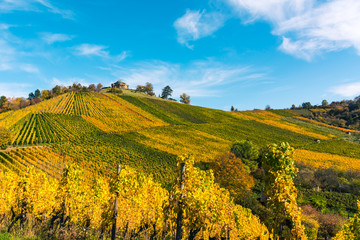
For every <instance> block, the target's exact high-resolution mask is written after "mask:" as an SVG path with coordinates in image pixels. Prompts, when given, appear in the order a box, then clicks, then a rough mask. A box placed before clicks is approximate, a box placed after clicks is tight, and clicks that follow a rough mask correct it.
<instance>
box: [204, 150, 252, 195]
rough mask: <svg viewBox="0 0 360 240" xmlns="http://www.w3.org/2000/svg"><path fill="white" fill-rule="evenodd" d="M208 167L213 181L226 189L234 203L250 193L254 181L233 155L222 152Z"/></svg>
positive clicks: (239, 160) (238, 159)
mask: <svg viewBox="0 0 360 240" xmlns="http://www.w3.org/2000/svg"><path fill="white" fill-rule="evenodd" d="M210 167H211V169H212V170H213V171H214V176H215V181H216V182H217V183H219V184H220V186H221V187H223V188H226V189H227V190H228V191H229V192H230V195H231V196H232V197H234V198H235V201H236V202H238V200H239V199H240V198H241V197H243V196H245V195H247V194H249V193H250V192H251V188H252V187H253V186H254V179H253V178H252V176H250V175H249V174H248V173H247V172H246V169H245V167H244V164H243V162H242V161H241V159H240V158H237V157H236V156H235V154H234V153H232V152H224V153H222V154H219V155H217V156H216V157H215V159H214V161H213V162H212V163H211V164H210Z"/></svg>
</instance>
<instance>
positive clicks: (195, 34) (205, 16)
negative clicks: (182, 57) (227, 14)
mask: <svg viewBox="0 0 360 240" xmlns="http://www.w3.org/2000/svg"><path fill="white" fill-rule="evenodd" d="M224 21H225V19H224V16H223V15H222V14H220V13H218V12H210V13H207V12H206V11H205V10H203V11H201V12H200V11H192V10H186V13H185V14H184V15H183V16H182V17H180V18H178V19H177V20H176V21H175V23H174V27H175V29H176V31H177V39H178V42H179V43H181V44H185V45H186V46H188V47H192V46H191V45H189V44H188V43H189V42H190V41H195V40H197V39H199V38H203V37H206V36H209V35H211V34H213V33H214V32H215V31H216V30H218V29H219V28H220V27H222V26H223V24H224Z"/></svg>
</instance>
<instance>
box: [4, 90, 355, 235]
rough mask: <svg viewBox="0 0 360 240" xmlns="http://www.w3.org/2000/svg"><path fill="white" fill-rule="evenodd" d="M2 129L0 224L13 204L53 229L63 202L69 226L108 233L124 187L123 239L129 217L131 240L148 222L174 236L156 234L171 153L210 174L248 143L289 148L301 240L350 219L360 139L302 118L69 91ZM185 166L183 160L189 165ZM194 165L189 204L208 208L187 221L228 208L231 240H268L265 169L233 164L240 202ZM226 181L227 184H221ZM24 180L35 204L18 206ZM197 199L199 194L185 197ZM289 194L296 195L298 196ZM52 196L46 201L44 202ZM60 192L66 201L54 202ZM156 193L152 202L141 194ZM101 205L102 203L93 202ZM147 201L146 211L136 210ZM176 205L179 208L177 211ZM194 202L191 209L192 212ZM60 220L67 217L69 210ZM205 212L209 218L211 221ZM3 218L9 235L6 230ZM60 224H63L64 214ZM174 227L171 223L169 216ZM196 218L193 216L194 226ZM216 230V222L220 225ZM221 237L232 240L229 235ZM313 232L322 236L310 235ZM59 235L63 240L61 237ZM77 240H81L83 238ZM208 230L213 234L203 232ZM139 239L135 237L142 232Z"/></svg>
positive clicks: (173, 170)
mask: <svg viewBox="0 0 360 240" xmlns="http://www.w3.org/2000/svg"><path fill="white" fill-rule="evenodd" d="M0 127H4V128H6V129H8V130H10V131H11V133H12V136H13V137H12V142H11V146H9V147H8V149H6V150H0V178H3V180H4V182H3V185H2V186H1V184H0V187H2V189H3V191H4V193H3V194H6V197H4V198H3V200H4V203H7V205H5V206H3V208H4V209H3V210H2V211H3V212H4V214H5V215H4V216H7V217H8V218H9V219H15V220H14V221H16V219H20V218H21V216H23V215H22V211H23V210H21V209H22V208H19V209H17V211H18V214H19V215H18V216H19V217H18V218H15V216H16V214H15V213H14V212H12V214H13V216H12V217H10V212H11V211H12V210H11V209H10V208H11V206H12V207H13V206H17V207H19V206H23V205H21V204H22V203H26V204H30V203H31V204H34V205H33V209H32V210H31V211H32V214H33V216H36V211H40V212H41V214H42V216H43V218H44V219H45V220H44V223H45V226H43V228H42V229H49V227H48V225H46V222H50V223H51V222H52V220H51V219H56V218H58V216H60V215H59V212H57V213H56V211H59V210H56V209H59V208H60V209H61V208H62V207H61V206H67V207H68V209H69V211H70V209H73V210H71V211H72V222H73V223H75V222H77V224H79V226H80V227H79V229H82V227H81V226H86V224H88V221H91V226H92V227H94V228H95V230H94V233H93V234H94V235H96V236H97V235H99V234H100V235H101V234H102V233H101V232H102V231H103V230H104V229H102V227H101V226H102V225H101V224H105V225H106V228H107V229H108V228H109V223H111V221H112V220H109V221H110V222H108V220H107V219H109V215H107V214H112V210H110V209H112V207H111V204H112V202H113V201H114V198H115V195H114V194H115V192H116V191H120V190H114V189H113V187H110V186H114V184H119V182H120V183H121V184H125V185H121V186H122V187H120V189H121V191H123V194H124V195H123V196H122V198H121V199H122V200H121V201H123V204H128V207H127V208H125V209H122V211H123V212H124V211H125V212H126V214H125V215H122V217H121V218H120V219H122V221H124V222H122V223H121V224H122V225H121V226H123V227H121V226H117V228H118V230H119V231H120V232H122V233H123V234H125V235H126V232H127V230H126V229H127V227H126V228H125V226H127V224H129V223H131V222H132V221H135V220H136V221H139V222H137V223H136V224H135V223H134V225H132V226H131V229H132V230H131V231H132V234H135V233H136V232H137V231H138V233H140V232H141V234H145V233H146V231H147V229H148V228H149V224H150V223H151V224H154V225H153V226H154V229H153V232H152V234H154V236H155V235H156V234H157V231H162V232H163V233H166V234H170V238H171V236H174V235H173V234H174V232H171V231H170V230H169V229H167V230H165V228H163V227H162V224H164V223H165V222H167V220H164V219H162V218H163V217H164V214H165V215H166V216H169V214H170V215H171V213H169V209H168V207H170V208H171V206H172V204H173V203H172V200H171V199H173V198H172V197H169V196H176V191H175V195H172V194H174V192H173V190H174V186H177V185H173V184H174V183H176V182H177V181H179V178H178V172H179V165H178V164H179V162H178V161H179V159H182V158H181V157H180V158H179V156H182V155H184V154H188V153H190V154H191V155H192V156H193V158H191V159H195V161H196V162H195V166H197V167H200V168H201V169H203V170H207V169H208V168H209V166H213V165H212V164H213V163H214V161H216V160H217V159H221V156H224V155H219V154H223V153H224V152H226V151H229V150H230V148H231V147H232V146H233V144H234V142H236V141H241V140H249V141H251V142H252V143H253V144H255V145H257V146H258V147H260V148H262V147H265V146H266V145H268V144H271V143H280V142H288V143H290V145H291V146H292V147H295V149H296V150H295V154H294V157H295V161H296V164H297V165H298V168H299V173H298V176H297V177H296V178H295V180H294V182H295V185H292V186H293V187H294V188H295V186H296V188H297V189H298V193H299V194H298V195H297V197H294V198H293V199H296V200H294V201H295V202H296V201H297V202H298V204H299V205H301V206H302V208H303V211H304V218H303V219H302V221H304V224H305V229H306V231H307V232H306V234H307V235H308V236H312V235H311V234H313V236H315V237H316V236H318V237H320V239H321V238H322V237H324V236H325V237H326V236H335V234H336V233H337V232H338V231H339V230H340V228H341V226H342V225H343V223H344V221H345V219H346V218H349V217H351V216H353V215H354V214H356V212H357V211H358V209H357V205H356V204H357V201H359V200H360V151H359V139H360V138H359V132H358V131H357V130H349V129H346V128H341V127H339V126H331V125H327V124H325V123H322V122H317V121H314V120H312V119H309V118H306V117H303V116H301V115H300V113H299V110H266V111H263V110H253V111H232V112H227V111H220V110H215V109H209V108H203V107H198V106H192V105H187V104H182V103H177V102H174V101H169V100H164V99H161V98H157V97H150V96H148V95H145V94H138V93H133V92H131V91H124V92H123V93H121V94H113V93H106V92H100V93H95V92H76V91H73V92H68V93H65V94H62V95H59V96H57V97H54V98H51V99H50V100H45V101H42V102H40V103H38V104H36V105H32V106H29V107H26V108H23V109H20V110H16V111H6V112H3V113H0ZM189 159H190V158H189ZM189 159H188V160H186V161H192V160H189ZM219 161H221V160H219ZM240 162H241V161H240ZM73 163H76V165H74V164H73ZM119 163H120V164H121V165H122V166H123V167H124V170H123V171H122V175H121V177H120V178H119V177H116V178H115V180H114V174H115V170H116V169H115V166H116V165H117V164H119ZM191 164H192V163H191ZM191 164H190V166H189V165H188V166H189V167H190V169H191V170H190V172H191V174H195V175H194V178H193V180H192V181H194V182H193V184H198V185H195V186H196V187H195V186H192V187H193V188H191V189H192V190H190V192H189V194H190V195H189V196H193V197H195V198H194V199H193V200H192V201H195V203H191V204H198V205H199V204H200V205H199V206H198V207H200V206H202V207H203V208H204V207H205V206H206V208H208V209H207V210H206V211H207V213H205V212H204V213H200V212H198V210H195V212H194V213H192V214H195V215H196V214H200V217H201V218H202V217H203V216H204V215H206V214H210V215H213V214H215V213H216V212H217V210H214V209H217V208H221V207H226V206H228V207H230V208H231V210H224V212H223V214H222V215H221V216H222V218H223V217H225V216H227V217H229V219H231V220H229V224H230V223H231V224H240V225H241V226H240V225H239V226H240V227H239V226H237V227H235V225H234V226H233V227H234V228H236V229H238V230H239V232H237V231H232V232H231V234H232V235H233V236H237V237H239V236H240V235H241V234H243V235H241V236H243V238H249V237H250V236H251V237H250V238H251V239H257V238H258V237H260V236H262V237H264V239H267V238H268V229H267V227H271V225H269V224H268V223H269V222H268V221H269V219H271V218H272V216H273V213H269V208H267V207H264V206H263V205H262V204H261V201H260V200H261V196H262V191H263V190H264V185H263V184H264V178H263V176H264V172H262V171H264V168H262V166H261V163H260V165H259V167H256V168H255V169H252V170H251V171H250V168H247V170H245V168H244V167H241V168H238V170H236V171H238V172H236V171H235V170H234V171H233V175H237V174H240V175H241V174H242V176H241V177H242V180H241V181H243V182H247V181H249V182H248V183H249V187H248V188H249V189H248V190H246V191H245V192H243V193H242V194H241V195H239V196H240V198H236V196H233V195H232V196H231V197H230V195H229V194H228V193H226V191H223V190H222V189H220V187H219V185H216V184H214V177H213V176H214V175H212V173H211V172H210V171H200V170H196V169H198V168H193V167H192V165H191ZM243 164H245V165H246V161H245V160H243V163H242V164H241V166H243ZM66 165H68V166H66ZM218 166H220V167H221V166H222V165H221V164H220V165H218ZM226 167H228V166H226ZM247 167H249V166H247ZM34 169H36V171H34ZM241 169H242V170H241ZM249 171H250V172H249ZM3 172H4V174H3ZM24 173H25V174H24ZM1 174H2V175H1ZM42 174H43V175H42ZM69 174H70V175H69ZM226 174H227V175H229V174H228V173H226ZM45 176H46V177H45ZM195 176H196V177H195ZM218 177H219V176H217V177H216V178H218ZM239 177H240V176H239ZM241 177H240V178H239V179H241ZM228 178H232V176H228ZM235 178H236V177H235ZM111 179H113V180H111ZM153 180H154V182H153ZM199 181H200V182H199ZM227 181H228V180H227V179H226V178H225V179H223V183H225V186H226V183H227ZM229 181H232V180H229ZM25 182H28V184H32V185H34V186H32V187H30V188H29V189H30V190H26V191H25V190H24V193H22V194H27V193H28V194H30V192H31V191H33V193H31V194H35V196H28V197H26V198H24V197H22V196H23V195H22V194H20V195H19V194H18V193H16V191H22V190H21V189H22V188H19V187H18V185H17V184H23V183H25ZM80 182H81V183H80ZM0 183H1V182H0ZM209 183H210V184H209ZM4 184H5V185H4ZM14 184H15V185H14ZM188 184H189V183H188ZM190 184H192V183H191V181H190ZM127 185H128V186H127ZM19 186H20V185H19ZM24 186H27V185H26V184H25V185H24ZM116 186H117V185H116ZM236 186H237V187H238V185H236ZM108 187H110V188H111V189H108ZM118 187H119V186H118ZM222 187H224V186H222ZM68 188H69V189H68ZM72 188H73V189H72ZM164 188H165V189H164ZM225 188H226V187H225ZM24 189H25V188H24ZM36 189H41V191H40V192H39V191H38V190H36ZM71 189H72V190H71ZM175 189H176V188H175ZM12 190H16V191H12ZM228 190H230V189H228ZM64 191H65V192H64ZM196 191H198V193H197V194H199V195H196V194H194V195H192V194H193V193H194V192H196ZM291 192H292V194H295V196H296V192H297V191H296V190H295V191H291ZM48 193H49V194H50V193H51V197H50V196H49V200H48V201H47V202H46V201H45V202H46V203H42V199H44V196H45V195H46V194H48ZM44 194H45V195H44ZM59 194H65V195H64V196H63V197H60V198H59V196H60V195H59ZM154 194H155V195H156V197H154V198H152V197H149V196H154ZM43 195H44V196H43ZM24 196H25V195H24ZM84 196H89V197H88V198H84ZM101 196H102V197H101ZM211 196H213V197H211ZM214 196H217V197H214ZM0 197H1V196H0ZM18 198H19V199H18ZM33 198H35V199H33ZM197 198H199V199H197ZM14 199H18V200H14ZM131 199H132V200H131ZM211 199H212V200H211ZM259 199H260V200H259ZM17 201H20V202H19V204H15V203H17ZM71 201H73V202H71ZM97 201H100V202H102V204H103V205H97ZM129 201H130V202H129ZM197 201H199V202H197ZM211 201H214V202H211ZM221 201H225V202H226V203H224V202H221ZM233 201H234V202H233ZM21 202H22V203H21ZM109 203H110V205H109ZM14 204H15V205H14ZM26 204H25V205H26ZM134 204H135V205H134ZM137 204H139V205H137ZM144 204H145V206H146V207H144V208H143V207H142V206H143V205H144ZM164 204H165V205H164ZM176 204H178V203H177V202H176V201H175V205H173V206H175V209H177V207H176V206H177V205H176ZM191 204H190V205H189V206H188V207H189V208H188V209H190V210H191V209H192V207H190V206H191ZM203 204H205V205H203ZM224 204H225V205H224ZM228 204H230V205H228ZM25 205H24V206H25ZM77 205H79V207H76V206H77ZM35 206H36V207H35ZM164 206H167V207H164ZM6 207H7V208H6ZM295 207H296V206H295ZM213 208H214V209H213ZM85 209H87V210H86V211H85ZM90 209H92V210H90ZM152 209H153V210H152ZM154 209H156V210H154ZM0 210H1V209H0ZM54 211H55V215H54ZM61 211H63V210H61ZM76 211H77V212H76ZM84 211H85V212H84ZM141 211H150V212H151V213H150V212H149V213H147V214H160V215H159V216H162V217H159V216H158V217H156V218H146V216H147V214H145V215H144V214H141ZM176 211H177V210H176ZM170 212H171V211H170ZM228 213H229V214H230V215H227V214H228ZM34 214H35V215H34ZM39 214H40V213H39ZM63 214H64V215H63V216H65V211H63ZM84 214H85V215H84ZM139 214H140V215H139ZM233 214H235V215H233ZM45 215H46V216H45ZM210 215H209V216H208V217H209V219H215V218H213V217H214V216H213V217H211V216H210ZM215 215H216V214H215ZM69 216H70V213H69ZM75 216H78V218H74V217H75ZM80 216H81V217H80ZM100 216H101V218H100ZM106 216H107V217H106ZM236 216H237V217H236ZM355 216H357V215H355ZM103 217H105V218H103ZM144 217H145V218H144ZM9 219H8V224H9V229H10V228H11V227H10V226H12V224H11V221H9ZM76 219H77V220H76ZM236 219H237V220H236ZM59 221H60V222H59V224H60V228H61V226H62V225H61V224H62V223H61V218H60V220H59ZM144 221H145V222H144ZM153 221H155V222H153ZM239 221H240V222H239ZM170 222H171V224H173V223H174V219H172V220H170ZM198 222H199V220H196V219H195V220H194V223H196V224H197V223H198ZM200 222H201V221H200ZM215 222H216V224H220V223H221V224H222V222H223V220H219V219H217V220H216V221H215ZM245 222H251V224H248V223H246V224H244V223H245ZM100 223H101V224H100ZM263 223H264V224H265V225H266V226H265V225H263ZM68 224H70V223H68ZM99 224H100V225H99ZM204 224H205V225H204V226H205V227H204V226H203V227H204V229H211V228H212V227H211V224H210V223H209V222H207V223H204ZM221 224H220V225H219V226H218V229H217V231H218V232H219V233H221V234H224V231H223V230H224V229H223V227H224V225H221ZM314 224H315V225H314ZM316 224H318V225H316ZM105 225H104V226H105ZM155 225H156V226H157V228H158V229H157V230H156V229H155ZM173 227H174V226H173ZM189 227H190V228H191V227H192V226H189ZM209 227H210V228H209ZM20 228H21V221H20ZM138 228H139V229H138ZM74 229H76V228H74ZM101 229H102V230H101ZM160 229H163V230H160ZM226 229H227V230H226V231H227V232H228V231H229V229H228V227H226ZM255 229H257V230H256V231H255ZM313 229H316V231H318V232H314V233H312V232H311V231H313ZM334 229H336V230H334ZM46 231H48V230H46ZM194 231H195V230H194ZM244 231H245V232H244ZM86 232H87V230H86V231H85V234H86ZM205 232H206V231H205ZM58 234H60V235H57V236H61V231H60V232H59V233H58ZM77 234H78V235H77V236H80V235H81V234H82V233H81V232H80V233H77ZM203 234H204V232H203ZM206 234H209V236H210V234H211V233H210V232H206ZM213 234H215V233H213ZM228 234H229V232H228ZM239 234H240V235H239ZM55 235H56V234H55ZM55 235H54V236H55ZM125 235H124V236H125ZM215 235H216V234H215ZM134 236H137V235H136V234H135V235H134ZM45 238H46V237H45ZM135 238H136V239H142V237H141V236H137V237H135ZM235 238H236V237H235ZM235 238H234V239H235ZM69 239H71V237H69ZM189 239H190V238H189ZM310 239H315V238H310Z"/></svg>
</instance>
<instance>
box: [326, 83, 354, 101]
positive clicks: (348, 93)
mask: <svg viewBox="0 0 360 240" xmlns="http://www.w3.org/2000/svg"><path fill="white" fill-rule="evenodd" d="M330 92H332V93H335V94H337V95H340V96H342V97H356V96H359V95H360V82H353V83H347V84H343V85H339V86H335V87H332V88H331V89H330Z"/></svg>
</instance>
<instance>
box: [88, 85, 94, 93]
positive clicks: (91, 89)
mask: <svg viewBox="0 0 360 240" xmlns="http://www.w3.org/2000/svg"><path fill="white" fill-rule="evenodd" d="M88 90H89V92H95V91H96V87H95V84H90V85H89V87H88Z"/></svg>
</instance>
